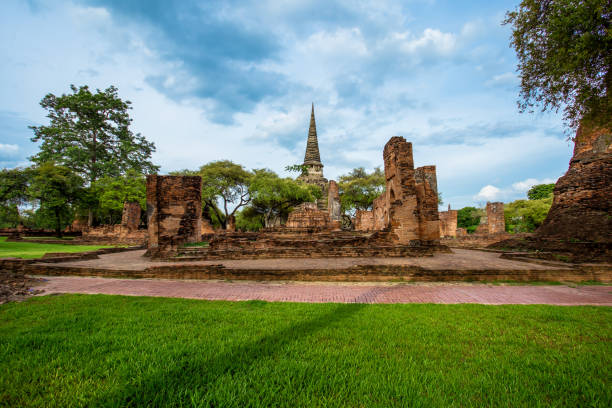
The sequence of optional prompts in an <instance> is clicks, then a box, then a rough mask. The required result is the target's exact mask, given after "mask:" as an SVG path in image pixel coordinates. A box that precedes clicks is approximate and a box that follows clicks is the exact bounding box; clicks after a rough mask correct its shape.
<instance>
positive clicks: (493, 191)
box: [474, 184, 502, 201]
mask: <svg viewBox="0 0 612 408" xmlns="http://www.w3.org/2000/svg"><path fill="white" fill-rule="evenodd" d="M501 192H502V191H501V190H500V189H499V188H497V187H495V186H492V185H490V184H489V185H487V186H484V187H483V188H481V189H480V191H479V192H478V194H476V195H475V196H474V201H495V200H497V199H499V197H500V195H501Z"/></svg>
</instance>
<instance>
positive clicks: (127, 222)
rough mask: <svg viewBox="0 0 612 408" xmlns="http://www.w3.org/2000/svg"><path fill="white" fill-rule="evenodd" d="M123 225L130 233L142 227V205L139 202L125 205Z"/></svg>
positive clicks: (122, 217)
mask: <svg viewBox="0 0 612 408" xmlns="http://www.w3.org/2000/svg"><path fill="white" fill-rule="evenodd" d="M121 225H123V226H124V227H127V229H128V230H129V231H134V230H137V229H138V226H139V225H140V204H139V203H137V202H128V201H126V202H125V203H123V215H122V216H121Z"/></svg>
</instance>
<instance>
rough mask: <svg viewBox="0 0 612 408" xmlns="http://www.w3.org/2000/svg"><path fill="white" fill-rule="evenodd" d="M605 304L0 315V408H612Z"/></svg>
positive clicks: (21, 311) (114, 308)
mask: <svg viewBox="0 0 612 408" xmlns="http://www.w3.org/2000/svg"><path fill="white" fill-rule="evenodd" d="M611 337H612V309H611V308H605V307H554V306H484V305H429V304H410V305H363V304H298V303H266V302H261V301H251V302H220V301H214V302H211V301H198V300H187V299H165V298H148V297H122V296H106V295H94V296H91V295H62V296H47V297H38V298H32V299H30V300H28V301H26V302H23V303H9V304H5V305H2V306H0V405H7V406H20V407H26V406H122V407H123V406H217V407H245V406H259V407H267V406H281V407H313V406H322V407H323V406H324V407H340V406H342V407H344V406H350V407H370V406H376V407H390V406H399V407H405V406H429V407H440V406H504V407H537V406H571V407H577V406H581V407H582V406H585V407H587V406H588V407H609V406H610V404H611V400H612V395H611V392H612V391H611V387H610V372H611V371H610V369H611V367H612V361H611V355H612V347H611V343H610V341H611Z"/></svg>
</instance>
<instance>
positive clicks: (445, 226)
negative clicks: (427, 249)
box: [438, 205, 465, 237]
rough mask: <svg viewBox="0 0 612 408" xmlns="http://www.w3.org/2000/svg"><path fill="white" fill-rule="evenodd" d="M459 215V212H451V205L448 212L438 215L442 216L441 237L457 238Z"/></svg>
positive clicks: (441, 212)
mask: <svg viewBox="0 0 612 408" xmlns="http://www.w3.org/2000/svg"><path fill="white" fill-rule="evenodd" d="M457 213H458V211H457V210H451V208H450V205H449V206H448V211H440V212H439V213H438V214H439V216H440V237H456V236H457ZM464 231H465V230H464ZM460 234H461V233H460Z"/></svg>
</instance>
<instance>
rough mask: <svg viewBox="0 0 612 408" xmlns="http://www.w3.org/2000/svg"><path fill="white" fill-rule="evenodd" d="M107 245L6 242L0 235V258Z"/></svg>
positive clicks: (30, 256)
mask: <svg viewBox="0 0 612 408" xmlns="http://www.w3.org/2000/svg"><path fill="white" fill-rule="evenodd" d="M108 247H109V246H108V245H70V244H66V245H63V244H39V243H36V242H6V237H0V258H9V257H10V258H26V259H31V258H40V257H41V256H43V255H44V254H46V253H47V252H85V251H94V250H96V249H100V248H108Z"/></svg>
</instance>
